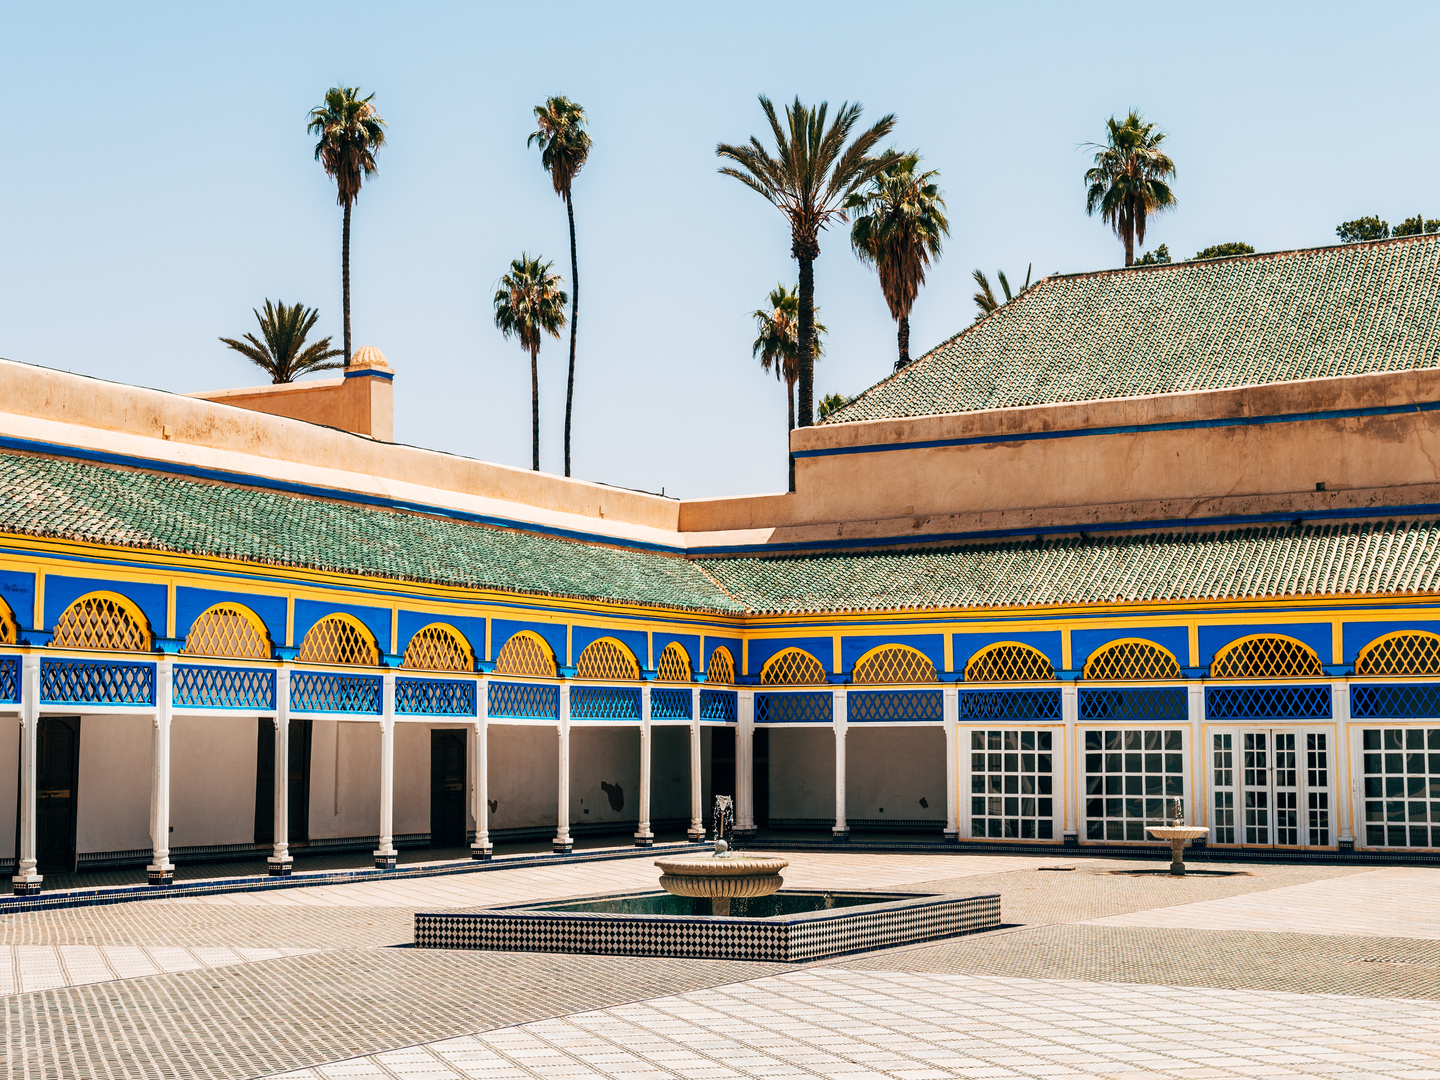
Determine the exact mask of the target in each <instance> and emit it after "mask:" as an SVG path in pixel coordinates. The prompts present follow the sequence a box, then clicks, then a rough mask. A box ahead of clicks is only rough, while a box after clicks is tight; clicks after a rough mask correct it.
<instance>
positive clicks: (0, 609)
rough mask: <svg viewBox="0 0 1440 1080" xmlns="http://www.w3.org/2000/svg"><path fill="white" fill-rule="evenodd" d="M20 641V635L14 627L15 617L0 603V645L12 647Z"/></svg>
mask: <svg viewBox="0 0 1440 1080" xmlns="http://www.w3.org/2000/svg"><path fill="white" fill-rule="evenodd" d="M19 640H20V633H19V630H18V629H17V627H16V625H15V616H14V615H12V614H10V609H9V608H8V607H6V606H5V605H4V604H3V603H0V645H14V644H15V643H16V642H17V641H19Z"/></svg>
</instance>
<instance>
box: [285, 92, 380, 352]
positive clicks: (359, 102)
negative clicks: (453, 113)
mask: <svg viewBox="0 0 1440 1080" xmlns="http://www.w3.org/2000/svg"><path fill="white" fill-rule="evenodd" d="M374 97H375V95H374V94H371V95H370V96H369V97H363V98H362V97H361V96H360V88H359V87H358V86H332V87H331V88H330V89H329V90H327V91H325V104H324V105H321V106H320V107H319V108H315V109H311V110H310V122H309V124H308V125H307V126H306V129H305V130H306V131H308V132H309V133H310V134H311V135H319V136H320V141H319V142H317V143H316V144H315V160H316V161H318V162H320V164H321V165H322V166H324V168H325V172H326V175H328V176H330V177H331V178H333V179H334V181H335V190H336V201H337V202H339V204H340V205H341V206H343V207H344V208H345V228H344V234H343V239H342V240H341V242H340V280H341V292H342V293H343V295H344V300H345V366H346V367H347V368H348V367H349V366H350V208H351V207H352V206H354V205H355V200H356V199H357V198H359V197H360V184H361V181H362V180H365V179H368V178H369V177H372V176H374V175H375V172H376V166H375V151H376V150H379V149H380V147H382V146H384V145H385V121H384V120H382V119H380V114H379V113H378V112H376V111H375V106H374V105H373V104H371V102H372V101H373V100H374Z"/></svg>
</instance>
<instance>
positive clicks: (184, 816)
mask: <svg viewBox="0 0 1440 1080" xmlns="http://www.w3.org/2000/svg"><path fill="white" fill-rule="evenodd" d="M256 729H257V721H256V719H255V718H254V717H253V716H245V717H239V716H216V717H209V716H206V717H193V716H177V717H175V718H174V719H173V720H171V721H170V824H171V825H172V826H174V830H175V831H174V832H173V833H171V835H170V847H171V848H172V849H173V848H179V847H192V846H197V845H208V844H249V843H252V842H253V841H254V839H255V742H256ZM89 734H90V733H89V731H86V730H83V725H82V731H81V735H80V745H81V748H82V752H83V748H84V745H85V740H86V738H88V737H89ZM143 783H144V785H145V786H147V787H148V784H149V780H148V778H145V779H144V781H143ZM82 797H83V796H82Z"/></svg>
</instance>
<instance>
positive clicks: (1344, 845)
mask: <svg viewBox="0 0 1440 1080" xmlns="http://www.w3.org/2000/svg"><path fill="white" fill-rule="evenodd" d="M1336 848H1337V850H1339V852H1340V854H1342V855H1354V854H1355V841H1354V840H1353V839H1350V840H1343V839H1342V840H1338V841H1336Z"/></svg>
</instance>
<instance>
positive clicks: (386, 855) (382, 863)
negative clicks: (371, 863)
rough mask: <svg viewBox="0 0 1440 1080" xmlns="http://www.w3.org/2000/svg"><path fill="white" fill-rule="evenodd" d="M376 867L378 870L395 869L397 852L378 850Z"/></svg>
mask: <svg viewBox="0 0 1440 1080" xmlns="http://www.w3.org/2000/svg"><path fill="white" fill-rule="evenodd" d="M375 869H376V870H394V869H395V852H393V851H377V852H375Z"/></svg>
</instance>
